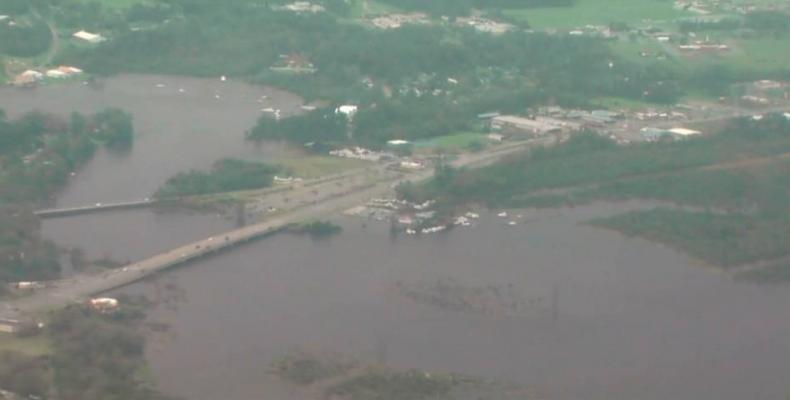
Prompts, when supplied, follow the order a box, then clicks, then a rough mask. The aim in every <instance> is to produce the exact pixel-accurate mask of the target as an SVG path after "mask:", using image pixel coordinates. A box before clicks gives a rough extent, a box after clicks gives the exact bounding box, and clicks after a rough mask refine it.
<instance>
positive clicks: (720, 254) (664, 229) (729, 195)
mask: <svg viewBox="0 0 790 400" xmlns="http://www.w3.org/2000/svg"><path fill="white" fill-rule="evenodd" d="M788 153H790V121H789V120H788V119H787V117H786V116H784V115H782V114H776V115H770V116H767V117H765V118H762V119H760V120H754V119H751V118H744V119H738V120H735V121H733V122H731V123H730V125H729V126H728V127H727V128H726V129H725V130H724V131H723V132H721V133H719V134H717V135H714V136H710V137H702V138H695V139H689V140H685V141H679V142H658V143H650V144H638V145H630V146H624V147H623V146H617V145H615V144H614V143H613V142H611V141H609V140H608V139H605V138H601V137H599V136H597V135H594V134H591V133H588V134H582V135H580V136H576V137H574V138H571V139H570V140H569V141H568V142H566V143H564V144H561V145H558V146H556V147H553V148H549V149H541V150H536V151H533V152H531V153H529V154H523V155H520V156H517V157H514V158H512V159H510V160H507V161H505V162H502V163H499V164H497V165H494V166H491V167H487V168H483V169H480V170H456V169H452V168H449V167H444V168H443V169H441V170H440V171H439V174H438V175H437V176H436V177H435V178H434V179H433V180H432V181H431V182H429V183H427V184H425V185H421V186H415V185H404V186H403V187H401V188H400V192H401V195H402V196H404V197H406V198H407V199H410V200H412V201H422V200H423V199H428V198H438V199H439V200H440V207H443V208H446V209H453V208H456V207H461V206H462V205H463V204H466V203H469V202H477V203H485V204H488V205H490V206H507V207H518V206H542V207H547V206H548V207H554V206H562V205H573V204H581V203H586V202H590V201H594V200H627V199H653V200H663V201H669V202H674V203H675V204H679V205H688V206H694V207H698V209H656V210H651V211H636V212H632V213H629V214H625V215H619V216H614V217H611V218H608V219H603V220H596V221H594V224H595V225H596V226H602V227H608V228H612V229H616V230H618V231H621V232H623V233H626V234H629V235H634V236H640V237H645V238H649V239H653V240H657V241H660V242H664V243H667V244H669V245H671V246H673V247H676V248H679V249H682V250H684V251H687V252H688V253H690V254H692V255H694V256H696V257H699V258H701V259H703V260H705V261H708V262H711V263H713V264H716V265H720V266H723V267H727V268H731V267H735V266H739V265H741V264H748V263H754V262H757V261H760V260H765V259H774V258H780V257H785V256H787V255H788V254H790V248H788V247H787V243H790V228H789V227H790V220H788V215H790V208H789V207H790V180H788V176H790V162H788V161H787V159H786V156H787V154H788Z"/></svg>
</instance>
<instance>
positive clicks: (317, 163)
mask: <svg viewBox="0 0 790 400" xmlns="http://www.w3.org/2000/svg"><path fill="white" fill-rule="evenodd" d="M275 163H276V164H278V165H282V166H283V167H285V168H286V169H288V170H290V171H291V173H293V174H294V175H296V176H298V177H300V178H303V179H310V178H317V177H320V176H324V175H331V174H337V173H341V172H343V171H348V170H350V169H355V168H362V167H365V166H367V165H369V163H368V162H366V161H362V160H353V159H348V158H340V157H325V156H304V157H294V158H283V159H278V160H276V161H275Z"/></svg>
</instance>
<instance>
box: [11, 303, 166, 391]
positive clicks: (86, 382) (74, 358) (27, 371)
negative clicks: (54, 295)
mask: <svg viewBox="0 0 790 400" xmlns="http://www.w3.org/2000/svg"><path fill="white" fill-rule="evenodd" d="M144 307H145V302H144V301H143V300H141V299H133V298H128V297H126V298H123V307H122V308H121V309H120V310H119V311H117V312H114V313H109V314H107V313H100V312H97V311H94V310H92V309H90V308H88V307H86V306H82V305H75V306H70V307H67V308H65V309H63V310H60V311H57V312H55V313H54V314H53V315H52V316H51V321H50V323H49V326H48V328H46V330H45V331H44V332H41V333H37V335H39V336H41V337H43V336H46V337H47V338H48V340H49V342H51V344H50V345H49V347H48V349H49V351H48V353H47V354H44V355H35V354H29V353H21V352H17V351H14V350H11V351H4V352H3V353H0V386H1V387H2V388H3V389H5V390H10V391H12V392H14V393H17V394H19V395H22V396H38V397H39V398H46V397H47V396H48V395H49V394H50V393H53V392H56V393H58V398H61V399H64V400H107V399H117V400H164V399H166V398H168V397H165V396H163V395H161V394H159V393H158V392H156V391H155V390H154V389H152V388H151V384H150V382H147V381H146V380H145V379H144V374H143V373H144V370H145V365H146V363H145V358H144V353H143V351H144V346H145V342H144V336H143V334H144V332H143V331H144V329H143V328H144V324H143V321H144ZM29 398H34V397H29Z"/></svg>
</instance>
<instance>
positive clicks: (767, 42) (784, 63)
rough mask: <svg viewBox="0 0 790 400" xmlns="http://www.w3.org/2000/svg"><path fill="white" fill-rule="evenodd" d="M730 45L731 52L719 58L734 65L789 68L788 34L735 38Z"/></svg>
mask: <svg viewBox="0 0 790 400" xmlns="http://www.w3.org/2000/svg"><path fill="white" fill-rule="evenodd" d="M732 46H733V49H732V52H731V54H730V55H728V56H725V57H721V59H722V61H726V62H728V63H731V64H732V65H733V66H735V67H739V68H743V69H756V70H768V71H772V70H779V69H787V68H790V36H785V37H780V38H776V37H773V36H770V37H762V38H755V39H746V40H737V41H735V42H734V43H733V45H732Z"/></svg>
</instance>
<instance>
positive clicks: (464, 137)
mask: <svg viewBox="0 0 790 400" xmlns="http://www.w3.org/2000/svg"><path fill="white" fill-rule="evenodd" d="M486 141H487V140H486V137H485V135H483V134H481V133H476V132H460V133H454V134H451V135H445V136H439V137H436V138H434V139H430V140H423V141H419V142H416V143H415V144H414V147H415V149H416V150H418V151H434V150H443V151H449V152H455V151H461V150H465V149H467V148H468V147H469V146H470V145H471V144H472V143H475V142H481V143H485V142H486Z"/></svg>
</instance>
